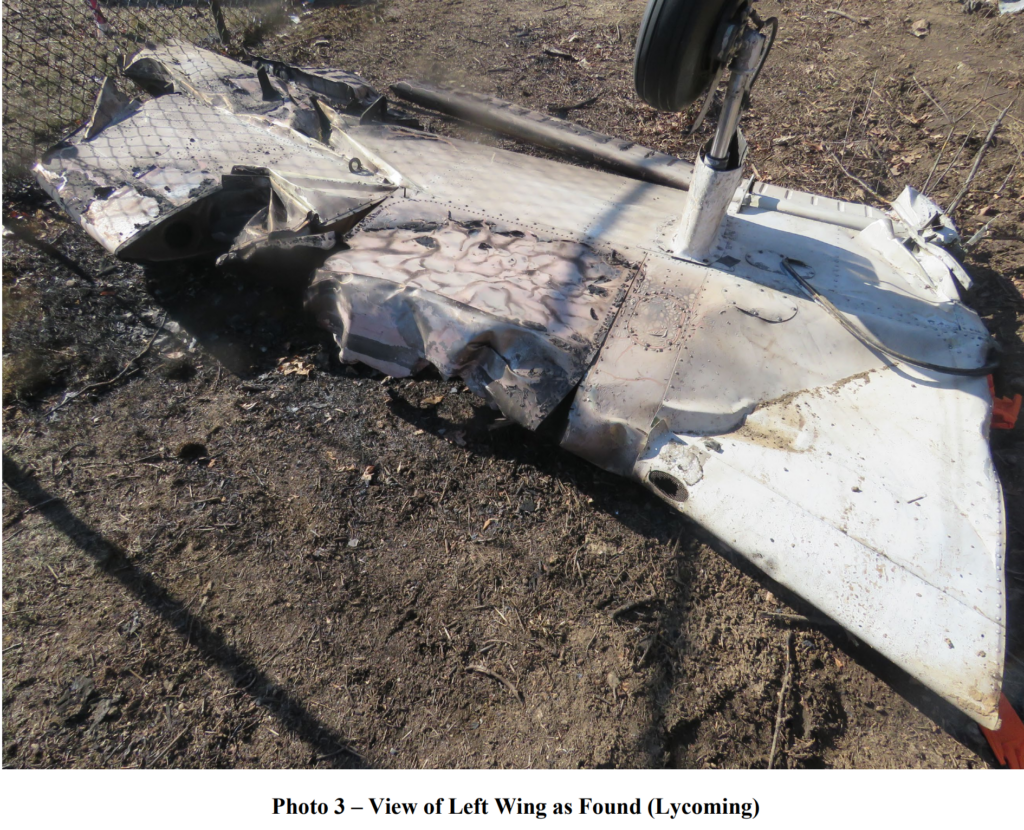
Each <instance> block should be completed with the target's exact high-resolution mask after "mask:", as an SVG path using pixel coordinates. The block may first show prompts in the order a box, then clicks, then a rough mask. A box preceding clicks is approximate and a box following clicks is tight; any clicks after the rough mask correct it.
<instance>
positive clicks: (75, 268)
mask: <svg viewBox="0 0 1024 830" xmlns="http://www.w3.org/2000/svg"><path fill="white" fill-rule="evenodd" d="M4 228H6V229H7V230H8V231H10V232H11V234H12V235H13V236H14V237H15V238H16V239H20V240H21V241H22V242H24V243H26V244H28V245H31V246H32V247H33V248H36V249H37V250H39V251H42V252H43V253H44V254H46V255H47V256H50V257H52V258H53V259H55V260H57V262H59V263H60V264H61V265H63V266H64V267H65V268H67V269H68V270H69V271H70V272H71V273H72V274H74V275H75V276H78V277H81V278H82V279H83V280H85V281H86V282H88V283H95V282H96V280H95V278H94V277H93V275H92V274H90V273H89V272H88V271H86V270H85V269H84V268H83V267H82V266H81V265H79V264H78V263H77V262H75V261H74V260H73V259H71V257H69V256H68V255H67V254H65V253H62V252H61V251H58V250H57V249H56V248H55V247H54V246H53V245H51V244H50V243H49V242H45V241H44V240H42V239H40V238H39V237H37V236H36V235H35V234H34V233H33V232H32V230H31V229H30V228H28V227H27V226H25V225H23V224H22V223H20V222H15V221H14V220H11V219H5V220H4Z"/></svg>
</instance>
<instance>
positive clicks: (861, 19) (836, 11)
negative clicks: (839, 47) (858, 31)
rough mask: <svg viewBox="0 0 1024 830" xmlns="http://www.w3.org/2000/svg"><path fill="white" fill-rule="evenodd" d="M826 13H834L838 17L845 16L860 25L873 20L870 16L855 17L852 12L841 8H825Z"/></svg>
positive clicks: (865, 24)
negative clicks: (849, 12)
mask: <svg viewBox="0 0 1024 830" xmlns="http://www.w3.org/2000/svg"><path fill="white" fill-rule="evenodd" d="M825 14H832V15H835V16H836V17H845V18H846V19H847V20H849V21H850V22H851V23H856V24H858V25H860V26H867V25H868V23H870V22H871V18H870V17H854V16H853V15H852V14H847V13H846V12H844V11H841V10H839V9H825Z"/></svg>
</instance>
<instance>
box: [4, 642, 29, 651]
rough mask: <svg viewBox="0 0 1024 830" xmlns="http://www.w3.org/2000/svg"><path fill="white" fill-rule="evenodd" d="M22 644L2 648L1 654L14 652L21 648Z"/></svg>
mask: <svg viewBox="0 0 1024 830" xmlns="http://www.w3.org/2000/svg"><path fill="white" fill-rule="evenodd" d="M24 645H25V644H24V643H14V644H13V645H9V646H4V650H3V653H4V654H6V653H7V652H8V651H14V649H16V648H23V647H24Z"/></svg>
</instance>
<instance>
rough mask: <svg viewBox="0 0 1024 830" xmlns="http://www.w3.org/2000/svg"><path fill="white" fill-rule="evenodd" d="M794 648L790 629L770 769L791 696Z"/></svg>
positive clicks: (772, 765) (769, 754)
mask: <svg viewBox="0 0 1024 830" xmlns="http://www.w3.org/2000/svg"><path fill="white" fill-rule="evenodd" d="M792 650H793V632H792V631H790V632H789V635H788V636H787V637H786V673H785V675H784V676H783V678H782V688H781V689H779V709H778V712H776V714H775V734H774V735H772V749H771V752H769V753H768V769H772V768H773V767H774V766H775V747H776V746H777V745H778V742H779V733H780V732H781V731H782V721H783V717H782V715H783V713H784V712H785V709H786V698H787V697H788V696H789V683H790V680H791V679H792V677H793V661H792V658H791V657H790V652H792Z"/></svg>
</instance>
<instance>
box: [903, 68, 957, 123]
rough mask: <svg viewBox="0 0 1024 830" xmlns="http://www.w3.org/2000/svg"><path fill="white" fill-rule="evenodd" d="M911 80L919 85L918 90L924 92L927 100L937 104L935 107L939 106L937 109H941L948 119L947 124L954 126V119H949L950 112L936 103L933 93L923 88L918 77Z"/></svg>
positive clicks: (914, 76)
mask: <svg viewBox="0 0 1024 830" xmlns="http://www.w3.org/2000/svg"><path fill="white" fill-rule="evenodd" d="M910 79H911V80H912V81H913V82H914V83H915V84H917V88H918V89H919V90H921V92H923V93H924V94H925V97H926V98H927V99H928V100H929V101H931V102H932V103H933V104H935V106H937V107H938V108H939V112H941V113H942V114H943V115H944V116H945V118H946V123H947V124H952V123H954V121H953V119H952V118H950V117H949V113H948V112H946V111H945V110H944V109H943V108H942V104H940V103H939V102H938V101H936V100H935V99H934V98H933V97H932V94H931V93H930V92H929V91H928V90H927V89H925V88H924V87H923V86H921V82H920V81H919V80H917V76H916V75H911V76H910Z"/></svg>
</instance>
